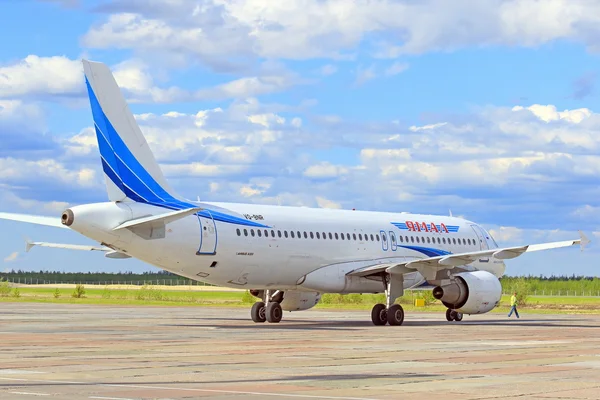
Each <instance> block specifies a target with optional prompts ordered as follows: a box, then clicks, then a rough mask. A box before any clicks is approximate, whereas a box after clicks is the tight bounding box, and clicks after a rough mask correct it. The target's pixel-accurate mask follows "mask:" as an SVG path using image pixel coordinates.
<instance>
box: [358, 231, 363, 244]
mask: <svg viewBox="0 0 600 400" xmlns="http://www.w3.org/2000/svg"><path fill="white" fill-rule="evenodd" d="M358 240H360V241H361V242H362V233H359V234H358Z"/></svg>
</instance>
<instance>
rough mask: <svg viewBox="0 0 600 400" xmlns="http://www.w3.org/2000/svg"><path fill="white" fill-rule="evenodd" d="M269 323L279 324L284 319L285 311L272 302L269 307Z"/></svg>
mask: <svg viewBox="0 0 600 400" xmlns="http://www.w3.org/2000/svg"><path fill="white" fill-rule="evenodd" d="M266 314H267V322H272V323H275V324H276V323H278V322H279V321H281V318H282V317H283V310H282V309H281V305H280V304H279V303H277V302H275V301H272V302H270V303H269V304H268V305H267V312H266Z"/></svg>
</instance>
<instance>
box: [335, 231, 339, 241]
mask: <svg viewBox="0 0 600 400" xmlns="http://www.w3.org/2000/svg"><path fill="white" fill-rule="evenodd" d="M335 240H339V236H338V234H337V232H336V233H335Z"/></svg>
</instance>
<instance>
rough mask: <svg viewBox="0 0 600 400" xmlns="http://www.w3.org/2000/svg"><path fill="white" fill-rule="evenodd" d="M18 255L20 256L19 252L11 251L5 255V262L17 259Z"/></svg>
mask: <svg viewBox="0 0 600 400" xmlns="http://www.w3.org/2000/svg"><path fill="white" fill-rule="evenodd" d="M18 257H19V252H18V251H15V252H14V253H10V254H9V255H8V256H6V257H4V262H5V263H9V262H13V261H16V260H17V258H18Z"/></svg>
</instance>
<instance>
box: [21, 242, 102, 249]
mask: <svg viewBox="0 0 600 400" xmlns="http://www.w3.org/2000/svg"><path fill="white" fill-rule="evenodd" d="M34 246H40V247H53V248H55V249H68V250H83V251H113V249H111V248H108V247H104V246H86V245H80V244H62V243H49V242H30V241H29V240H27V241H26V246H25V251H29V250H31V248H32V247H34Z"/></svg>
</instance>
